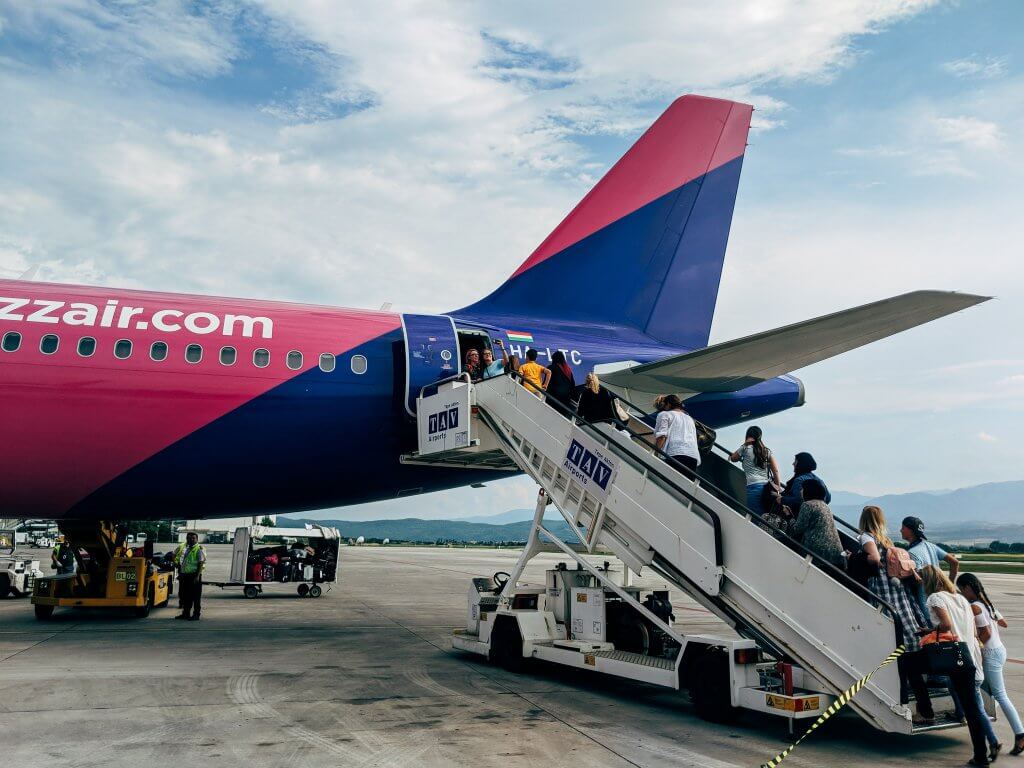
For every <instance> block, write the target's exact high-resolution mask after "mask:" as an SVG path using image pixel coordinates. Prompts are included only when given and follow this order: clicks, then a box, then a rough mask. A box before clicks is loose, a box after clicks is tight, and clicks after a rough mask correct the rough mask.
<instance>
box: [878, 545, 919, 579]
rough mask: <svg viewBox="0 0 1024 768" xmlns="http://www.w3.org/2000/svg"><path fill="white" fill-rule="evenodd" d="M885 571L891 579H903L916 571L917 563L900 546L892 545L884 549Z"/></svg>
mask: <svg viewBox="0 0 1024 768" xmlns="http://www.w3.org/2000/svg"><path fill="white" fill-rule="evenodd" d="M885 571H886V573H888V574H889V578H892V579H905V578H907V577H908V576H913V575H914V573H915V572H916V571H917V563H915V562H914V559H913V558H912V557H911V556H910V553H909V552H907V550H905V549H903V548H902V547H897V546H892V547H889V548H888V549H887V550H885Z"/></svg>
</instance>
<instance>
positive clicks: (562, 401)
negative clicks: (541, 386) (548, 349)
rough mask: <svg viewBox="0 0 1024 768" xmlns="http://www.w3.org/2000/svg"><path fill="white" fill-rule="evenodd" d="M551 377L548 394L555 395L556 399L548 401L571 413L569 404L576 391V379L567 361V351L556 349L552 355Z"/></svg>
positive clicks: (549, 368) (564, 411) (560, 409)
mask: <svg viewBox="0 0 1024 768" xmlns="http://www.w3.org/2000/svg"><path fill="white" fill-rule="evenodd" d="M548 370H549V371H551V378H550V379H548V394H549V395H554V397H555V398H556V399H551V398H549V399H548V403H549V404H550V405H553V406H554V407H555V408H556V409H557V410H559V411H562V412H563V413H566V414H568V413H570V411H569V409H568V406H569V402H570V401H571V400H572V397H573V395H574V394H575V393H576V379H574V378H573V375H572V368H570V367H569V363H567V362H566V361H565V353H564V352H562V350H560V349H559V350H556V351H555V352H553V353H552V355H551V365H549V366H548Z"/></svg>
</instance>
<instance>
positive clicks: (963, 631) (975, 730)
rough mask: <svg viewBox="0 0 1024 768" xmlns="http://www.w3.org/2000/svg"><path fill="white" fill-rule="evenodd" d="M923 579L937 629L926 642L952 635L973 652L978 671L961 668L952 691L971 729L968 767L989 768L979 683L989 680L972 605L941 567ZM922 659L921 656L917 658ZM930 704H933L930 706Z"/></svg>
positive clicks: (953, 677)
mask: <svg viewBox="0 0 1024 768" xmlns="http://www.w3.org/2000/svg"><path fill="white" fill-rule="evenodd" d="M921 578H922V581H923V584H924V590H925V592H926V593H927V594H928V601H927V603H928V610H929V611H930V612H931V616H932V620H933V621H934V623H935V628H934V629H932V630H929V629H922V630H920V633H921V635H922V639H924V640H927V638H926V637H925V636H927V635H929V634H932V633H933V632H934V633H936V636H938V634H939V633H943V632H948V633H950V634H952V635H954V636H956V638H957V639H958V640H959V641H960V642H961V643H966V644H967V647H968V648H969V649H970V655H971V661H972V663H973V666H974V669H967V668H966V667H963V668H959V669H958V670H957V671H955V672H952V673H950V676H949V677H950V681H951V684H952V688H953V690H954V691H956V694H957V699H959V701H960V705H961V707H963V712H964V717H966V718H967V728H968V730H970V732H971V744H972V745H973V746H974V757H973V758H971V760H969V761H968V763H967V764H968V765H988V764H989V756H988V753H987V752H986V751H985V746H986V745H985V725H984V723H983V722H982V720H983V718H987V715H985V714H984V713H983V712H982V711H981V709H980V708H979V707H978V701H979V699H978V695H977V692H976V685H975V684H976V683H980V682H981V681H982V680H984V679H985V675H984V672H983V660H982V656H981V645H980V644H979V643H978V635H977V631H976V628H975V622H974V611H972V610H971V605H970V603H968V602H967V600H966V598H964V596H963V595H958V594H956V589H955V588H954V587H953V582H951V581H950V580H949V578H948V577H947V576H946V574H944V573H943V572H942V571H941V570H939V568H938V567H937V566H934V565H926V566H925V567H924V568H922V569H921ZM913 656H918V657H920V656H921V654H913ZM929 703H930V702H929Z"/></svg>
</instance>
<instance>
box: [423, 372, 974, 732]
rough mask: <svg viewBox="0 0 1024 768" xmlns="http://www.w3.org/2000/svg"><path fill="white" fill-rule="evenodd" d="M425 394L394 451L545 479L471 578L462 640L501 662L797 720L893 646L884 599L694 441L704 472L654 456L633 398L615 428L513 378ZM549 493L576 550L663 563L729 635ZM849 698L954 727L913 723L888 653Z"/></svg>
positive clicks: (705, 709)
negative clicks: (619, 570)
mask: <svg viewBox="0 0 1024 768" xmlns="http://www.w3.org/2000/svg"><path fill="white" fill-rule="evenodd" d="M428 389H432V388H424V390H423V391H421V396H420V398H419V400H418V403H417V412H418V421H419V445H420V450H419V451H418V452H416V453H415V454H410V455H407V456H406V457H404V458H403V460H404V461H408V462H412V463H420V464H431V463H438V464H442V465H444V466H473V463H474V462H481V463H484V464H485V465H487V466H492V467H500V466H501V462H502V460H503V459H504V462H505V466H506V467H507V468H509V469H513V468H518V469H521V470H522V471H524V472H526V473H527V474H529V475H530V476H531V477H532V478H533V479H534V480H535V481H536V482H537V484H538V485H539V486H540V488H541V492H540V494H539V496H538V504H537V509H536V512H535V516H534V520H533V527H532V531H531V535H530V538H529V541H528V543H527V545H526V547H525V549H524V551H523V554H522V556H521V557H520V559H519V561H518V563H517V564H516V567H515V568H514V569H513V570H512V572H511V574H508V575H507V576H506V575H496V576H497V577H498V578H497V579H475V580H474V581H473V582H472V584H471V586H470V592H469V595H470V599H469V606H468V609H469V616H468V623H467V627H466V630H464V631H460V632H458V633H457V634H456V635H455V636H454V637H453V638H452V645H453V646H454V647H455V648H457V649H461V650H464V651H469V652H472V653H478V654H481V655H485V656H487V657H488V658H490V659H492V660H493V661H496V662H498V663H501V664H503V665H505V666H506V667H508V668H510V669H516V668H518V667H519V666H521V665H522V664H523V663H524V661H526V660H532V659H540V660H545V661H548V662H553V663H557V664H562V665H566V666H572V667H576V668H579V669H583V670H591V671H597V672H604V673H606V674H610V675H617V676H621V677H626V678H629V679H633V680H640V681H644V682H648V683H653V684H658V685H663V686H667V687H670V688H676V689H680V688H687V689H689V691H690V694H691V696H692V698H693V700H694V703H695V705H696V708H697V710H698V712H700V713H701V714H702V715H704V716H705V717H708V718H709V719H712V720H727V719H730V718H732V717H734V716H735V715H737V714H738V713H739V712H740V711H741V710H743V709H752V710H757V711H761V712H770V713H774V714H777V715H781V716H783V717H785V718H787V719H788V720H789V722H790V726H791V727H792V724H793V721H794V720H798V719H802V718H810V717H817V716H818V715H820V714H821V713H822V712H823V711H824V710H825V709H827V708H828V707H829V705H830V704H831V703H832V702H833V701H834V700H835V698H836V697H837V696H839V695H840V694H841V693H842V692H843V691H845V690H846V689H848V688H849V687H850V686H851V685H853V684H854V683H856V682H857V681H858V680H859V679H860V678H861V677H863V676H864V675H867V674H868V673H870V672H871V671H872V670H873V669H875V667H876V666H877V665H878V664H879V663H880V662H881V661H882V660H883V659H885V658H886V657H887V656H889V654H890V653H892V652H893V651H894V650H895V649H896V647H897V645H898V641H897V627H896V624H895V621H894V618H893V617H894V616H895V612H894V611H893V610H892V608H891V606H887V605H886V604H885V603H884V602H883V601H882V600H880V599H878V598H877V597H876V596H875V595H873V594H872V593H871V592H869V591H868V590H866V589H865V588H864V587H863V586H861V585H860V584H858V583H857V582H855V581H853V580H852V579H850V578H849V576H847V574H846V573H845V572H843V571H841V570H838V569H837V568H836V567H835V566H833V565H831V564H830V563H828V562H826V561H824V560H822V559H821V558H820V557H818V556H817V555H815V554H814V553H813V552H811V551H809V550H807V549H805V548H804V547H802V546H801V545H800V544H799V543H798V542H796V541H793V540H791V539H789V538H788V537H787V536H786V535H785V533H784V532H783V531H781V530H779V529H776V528H773V527H772V526H771V525H769V524H768V523H767V522H765V521H764V520H763V519H762V518H760V516H758V515H755V514H754V513H753V512H751V511H750V510H747V509H746V507H745V506H744V503H745V487H744V484H743V475H742V472H738V470H737V469H736V468H735V467H734V466H733V465H731V464H729V463H728V461H727V460H726V459H725V458H723V457H722V456H721V455H718V454H716V453H714V452H710V453H707V454H705V455H704V457H703V458H704V460H703V462H702V465H701V468H700V471H699V473H698V475H697V476H693V475H688V474H686V473H684V472H683V471H682V470H681V467H678V466H677V465H674V464H671V463H669V462H667V461H665V457H664V456H663V454H661V453H660V452H659V451H657V450H656V449H655V448H654V446H653V445H652V440H651V437H652V430H651V428H650V427H649V426H648V425H647V423H646V422H645V421H643V419H644V418H645V414H644V412H643V411H641V410H640V409H638V408H636V407H635V406H631V405H630V404H628V403H625V401H623V404H624V405H625V406H628V407H630V408H632V411H631V413H630V418H629V420H628V422H627V423H625V424H613V423H590V422H587V421H585V420H582V419H580V418H578V417H575V416H574V417H568V416H566V415H564V414H563V412H561V411H558V410H556V409H555V408H553V407H551V404H550V403H548V402H545V399H547V398H549V397H550V396H548V395H547V394H546V393H545V394H544V397H543V398H542V397H538V396H537V395H535V394H534V393H532V392H530V391H528V390H527V389H526V388H524V387H523V386H522V385H521V384H520V383H519V382H518V381H517V380H516V379H515V378H514V377H511V376H499V377H496V378H493V379H488V380H484V381H481V382H473V383H471V382H469V381H468V380H467V379H466V378H465V377H462V378H460V379H456V380H451V381H447V382H445V383H442V384H440V385H439V386H437V388H436V389H437V392H436V394H428V395H427V396H424V394H425V392H426V391H427V390H428ZM440 414H444V418H443V419H442V418H440ZM737 473H738V474H737ZM549 502H550V503H553V504H554V505H555V507H556V509H558V511H559V512H560V513H561V515H562V516H563V518H564V519H565V521H566V523H567V524H568V525H569V526H570V528H571V529H572V530H573V531H575V532H576V533H577V537H578V539H579V541H580V542H581V543H582V547H583V549H584V551H585V552H591V553H592V552H594V550H595V549H596V548H597V547H601V548H603V549H606V550H608V551H611V552H612V553H613V554H614V555H615V556H616V557H617V558H618V559H620V560H621V561H622V563H623V565H624V566H625V567H626V568H627V569H628V571H631V572H633V573H636V574H642V573H644V572H645V571H651V572H653V573H655V574H657V575H658V576H660V577H662V578H664V579H665V582H666V583H667V584H669V585H672V586H673V587H675V588H677V589H679V590H682V591H683V592H685V593H686V594H688V595H689V596H690V597H692V598H693V599H694V600H696V601H697V603H698V604H699V605H701V606H703V607H704V608H706V609H707V610H708V611H710V612H711V613H713V614H715V615H716V616H718V617H719V618H720V619H722V620H723V621H724V622H725V623H726V624H728V625H729V626H730V627H732V628H733V629H734V630H735V633H736V635H735V636H732V637H727V636H720V637H719V636H706V635H703V634H696V633H688V632H687V631H686V629H685V628H684V627H683V626H682V624H681V623H676V622H674V621H673V620H672V615H671V606H669V605H668V604H667V600H666V595H665V594H658V592H657V591H656V592H654V593H653V594H648V595H643V594H641V593H640V592H639V591H638V590H636V589H633V588H632V587H631V586H630V585H629V581H628V580H621V579H620V580H616V579H613V578H612V577H611V576H610V574H609V573H608V571H607V569H602V568H600V567H597V566H595V565H594V564H593V563H592V562H591V561H590V560H589V559H587V558H586V557H584V556H582V555H580V554H578V553H577V552H576V551H575V549H574V548H573V547H572V546H570V544H568V543H566V542H564V541H562V540H561V539H560V538H559V537H558V536H556V535H555V534H553V533H552V532H551V531H550V530H548V529H547V528H545V526H544V524H543V513H544V507H545V505H546V504H547V503H549ZM842 535H846V537H847V538H846V542H848V543H849V544H848V545H849V546H850V547H852V546H854V545H853V544H852V542H851V539H850V537H849V534H848V533H846V532H844V533H843V534H842ZM545 540H547V541H548V542H550V543H551V544H552V545H553V546H555V547H556V548H557V549H558V550H560V551H561V552H563V553H564V554H565V555H566V556H567V557H568V558H571V559H572V560H574V561H575V562H576V565H577V568H578V570H568V569H555V570H552V571H549V572H548V573H547V582H546V583H545V584H543V585H530V584H525V583H521V582H520V577H521V576H522V574H523V571H524V569H525V567H526V565H527V563H528V562H529V561H530V559H531V558H533V557H534V556H535V555H536V554H537V553H538V552H540V551H541V549H542V546H544V541H545ZM946 695H947V693H946V691H939V690H936V691H935V695H934V697H933V698H934V704H935V707H936V711H943V709H947V708H949V705H948V704H947V701H948V699H946V700H944V699H945V697H946ZM987 704H988V706H989V711H990V713H991V712H992V711H993V710H992V709H991V703H990V702H987ZM944 705H945V706H944ZM850 706H851V707H852V708H853V709H854V710H855V711H856V712H857V713H858V714H860V715H861V716H862V717H863V718H864V719H866V720H867V721H868V722H869V723H871V724H872V725H873V726H875V727H876V728H879V729H881V730H884V731H891V732H895V733H906V734H910V733H918V732H921V731H924V730H934V729H937V728H955V727H960V723H959V722H958V721H952V720H939V721H937V722H936V723H935V724H929V725H921V724H917V723H915V722H914V721H913V719H912V715H911V709H910V707H909V706H908V705H907V704H906V703H903V702H901V695H900V681H899V675H898V672H897V669H896V666H895V665H890V666H888V667H885V668H883V669H882V670H880V671H879V672H877V673H876V674H875V675H874V676H873V677H872V678H871V680H870V682H868V683H867V684H866V685H865V686H864V687H863V688H862V689H861V690H860V692H859V693H858V695H857V696H856V697H855V698H854V699H853V700H852V702H851V704H850Z"/></svg>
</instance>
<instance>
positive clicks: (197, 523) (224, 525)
mask: <svg viewBox="0 0 1024 768" xmlns="http://www.w3.org/2000/svg"><path fill="white" fill-rule="evenodd" d="M268 521H269V523H268ZM268 524H269V525H277V515H257V516H254V517H221V518H214V519H210V520H186V521H185V524H184V525H183V526H181V527H180V528H178V541H184V540H185V537H186V536H187V535H188V534H190V533H195V534H197V535H198V536H199V542H200V543H201V544H230V543H231V542H233V541H234V539H235V529H237V528H242V527H245V526H249V525H268Z"/></svg>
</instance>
